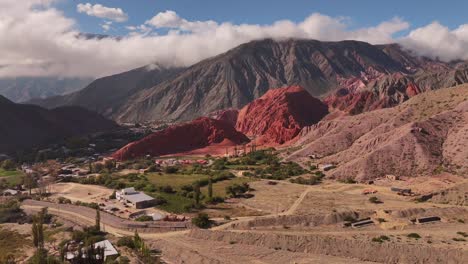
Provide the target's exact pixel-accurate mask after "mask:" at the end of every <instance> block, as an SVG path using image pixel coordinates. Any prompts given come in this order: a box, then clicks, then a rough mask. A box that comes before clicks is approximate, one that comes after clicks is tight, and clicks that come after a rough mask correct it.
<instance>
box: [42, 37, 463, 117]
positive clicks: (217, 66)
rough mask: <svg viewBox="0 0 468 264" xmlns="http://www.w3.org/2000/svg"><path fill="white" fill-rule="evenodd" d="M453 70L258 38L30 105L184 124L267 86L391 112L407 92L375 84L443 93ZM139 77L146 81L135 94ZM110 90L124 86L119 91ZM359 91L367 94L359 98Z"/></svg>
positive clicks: (356, 47) (384, 54)
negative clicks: (188, 62) (400, 81)
mask: <svg viewBox="0 0 468 264" xmlns="http://www.w3.org/2000/svg"><path fill="white" fill-rule="evenodd" d="M459 64H461V65H463V63H459ZM459 64H457V63H443V62H440V61H435V60H431V59H429V58H424V57H417V56H415V55H414V54H411V53H409V52H408V51H404V50H403V49H402V48H401V47H400V46H398V45H396V44H388V45H371V44H369V43H365V42H360V41H351V40H348V41H339V42H321V41H317V40H300V39H287V40H282V41H275V40H271V39H265V40H257V41H252V42H249V43H245V44H242V45H240V46H238V47H236V48H234V49H231V50H229V51H227V52H225V53H223V54H220V55H217V56H215V57H212V58H208V59H205V60H203V61H201V62H198V63H196V64H194V65H192V66H190V67H187V68H177V69H176V70H173V69H160V70H156V71H155V72H151V71H148V70H147V67H142V68H139V69H135V70H132V71H129V72H126V73H121V74H117V75H113V76H109V77H105V78H102V79H98V80H96V81H95V82H93V83H92V84H91V85H90V86H88V87H87V88H85V89H84V90H82V91H79V92H77V93H74V94H72V95H68V96H64V97H57V98H55V99H49V100H42V101H36V102H35V103H38V104H39V105H42V106H46V107H56V106H60V105H79V106H82V107H86V108H88V109H91V110H93V111H97V112H99V113H101V114H103V115H105V116H106V117H109V118H112V119H114V120H116V121H118V122H145V121H188V120H192V119H194V118H197V117H200V116H207V115H209V114H210V113H213V112H215V111H218V110H222V109H229V108H235V109H240V108H242V107H243V106H245V105H246V104H248V103H250V102H251V101H253V100H254V99H256V98H259V97H260V96H262V95H263V94H264V93H266V92H267V91H268V90H269V89H270V88H271V87H278V88H281V87H286V86H294V85H298V86H302V87H304V88H305V89H306V90H307V91H308V92H309V93H310V94H311V95H312V96H315V97H319V98H325V97H327V96H328V97H330V98H328V99H327V101H328V102H330V104H331V105H332V107H333V108H336V109H338V110H341V111H349V112H351V113H352V114H355V113H359V112H362V111H368V110H373V109H375V108H376V107H377V108H382V107H390V106H394V105H397V104H399V103H401V102H403V101H405V100H407V99H408V98H409V97H410V96H409V95H411V93H412V91H409V92H410V94H407V91H406V88H407V87H404V89H402V88H400V87H396V88H395V87H393V86H392V82H380V83H379V81H380V80H382V79H385V78H393V77H392V76H397V77H398V76H402V77H398V78H409V79H411V78H413V79H418V78H422V79H418V80H420V82H421V83H419V82H416V83H414V85H415V86H418V87H419V86H424V87H427V88H425V89H424V90H422V92H424V91H426V90H433V89H438V88H441V87H439V86H444V87H445V86H446V85H442V84H445V83H446V84H450V83H451V84H460V83H464V82H466V81H467V80H468V79H467V78H464V77H463V78H458V77H457V75H456V74H455V73H456V72H457V71H460V72H462V73H463V74H461V75H463V76H464V75H467V73H468V69H466V68H460V67H461V66H459ZM144 71H146V72H144ZM135 72H137V73H138V74H135ZM441 72H444V74H446V72H449V75H448V77H447V80H445V81H444V80H442V81H440V80H439V79H438V78H439V77H440V76H438V75H437V74H440V73H441ZM451 73H453V74H451ZM142 76H143V77H142ZM424 76H425V77H424ZM423 77H424V78H425V79H424V78H423ZM145 78H146V79H147V80H148V79H149V80H150V81H149V82H147V83H146V85H143V86H142V87H138V83H139V82H140V81H141V80H142V79H143V80H145ZM151 78H154V79H151ZM457 78H458V79H457ZM106 80H107V81H106ZM108 82H110V83H111V84H108ZM412 82H414V81H412ZM115 83H119V84H124V83H127V84H128V85H127V86H126V87H123V88H121V87H120V86H118V85H115ZM372 85H374V86H372ZM108 86H112V87H113V88H114V89H113V90H112V89H111V88H112V87H108ZM135 87H138V88H135ZM357 88H359V89H357ZM343 89H344V90H343ZM340 90H342V91H341V92H344V93H345V94H351V96H350V97H351V98H339V97H340V96H336V94H334V92H336V91H340ZM364 90H367V91H366V92H365V93H369V95H367V96H363V95H361V93H362V92H363V91H364ZM395 90H397V92H396V93H395ZM93 91H100V92H93ZM106 93H107V95H106ZM96 94H98V95H99V96H96ZM106 96H107V98H105V97H106ZM103 97H104V98H103ZM380 98H384V99H385V100H384V101H383V103H378V100H380ZM342 99H343V100H344V101H345V102H346V101H355V100H358V101H359V103H361V101H364V102H363V104H367V105H370V106H372V105H376V107H358V108H356V109H354V110H353V111H351V110H349V109H347V108H346V107H343V106H340V105H341V104H342V102H341V101H342ZM366 100H368V101H369V102H366Z"/></svg>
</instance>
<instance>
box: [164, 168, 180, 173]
mask: <svg viewBox="0 0 468 264" xmlns="http://www.w3.org/2000/svg"><path fill="white" fill-rule="evenodd" d="M178 171H179V168H177V167H175V166H167V167H166V168H164V172H165V173H167V174H174V173H177V172H178Z"/></svg>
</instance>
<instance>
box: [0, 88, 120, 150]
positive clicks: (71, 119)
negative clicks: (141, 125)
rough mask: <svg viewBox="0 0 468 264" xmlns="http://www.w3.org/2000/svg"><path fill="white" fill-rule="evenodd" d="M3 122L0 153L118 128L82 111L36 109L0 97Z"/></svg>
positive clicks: (104, 119)
mask: <svg viewBox="0 0 468 264" xmlns="http://www.w3.org/2000/svg"><path fill="white" fill-rule="evenodd" d="M0 120H2V121H1V122H0V153H9V152H14V151H17V150H21V149H28V148H32V147H36V146H41V145H43V144H48V143H52V142H58V141H60V140H62V139H65V138H67V137H71V136H77V135H85V134H89V133H94V132H100V131H108V130H111V129H114V128H117V127H118V126H117V125H116V124H115V123H114V122H113V121H110V120H108V119H106V118H104V117H102V116H101V115H99V114H96V113H94V112H91V111H89V110H86V109H83V108H80V107H75V106H71V107H70V106H67V107H60V108H56V109H52V110H47V109H44V108H41V107H39V106H35V105H24V104H15V103H13V102H12V101H10V100H8V99H6V98H5V97H3V96H0Z"/></svg>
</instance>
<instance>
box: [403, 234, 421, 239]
mask: <svg viewBox="0 0 468 264" xmlns="http://www.w3.org/2000/svg"><path fill="white" fill-rule="evenodd" d="M406 236H407V237H409V238H414V239H420V238H421V236H420V235H419V234H418V233H409V234H408V235H406Z"/></svg>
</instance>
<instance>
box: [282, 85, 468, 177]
mask: <svg viewBox="0 0 468 264" xmlns="http://www.w3.org/2000/svg"><path fill="white" fill-rule="evenodd" d="M302 135H303V137H302V138H301V139H300V140H299V142H298V143H297V146H301V149H300V150H298V151H296V152H294V153H293V154H291V155H290V156H289V157H288V159H290V160H302V161H305V160H310V159H309V158H308V156H309V155H312V154H316V155H319V157H322V158H321V159H320V160H318V161H317V162H319V163H337V164H338V166H337V168H336V169H335V170H333V171H331V172H330V173H329V175H330V176H331V177H333V178H348V177H351V178H356V179H359V180H366V179H372V178H377V177H381V176H384V175H385V174H395V175H400V176H414V175H428V174H432V173H434V172H435V171H439V170H441V169H445V170H449V171H452V172H458V173H463V172H464V173H466V172H467V171H468V148H466V146H467V145H468V136H467V135H468V86H467V85H462V86H458V87H456V88H447V89H441V90H438V91H433V92H428V93H424V94H421V95H418V96H415V97H413V98H412V99H410V100H409V101H408V102H406V103H404V104H402V105H400V106H397V107H394V108H388V109H382V110H376V111H372V112H367V113H364V114H360V115H356V116H344V117H339V118H337V119H335V120H331V121H322V122H320V123H318V124H317V125H314V126H311V127H308V128H306V129H304V130H303V131H302Z"/></svg>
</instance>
